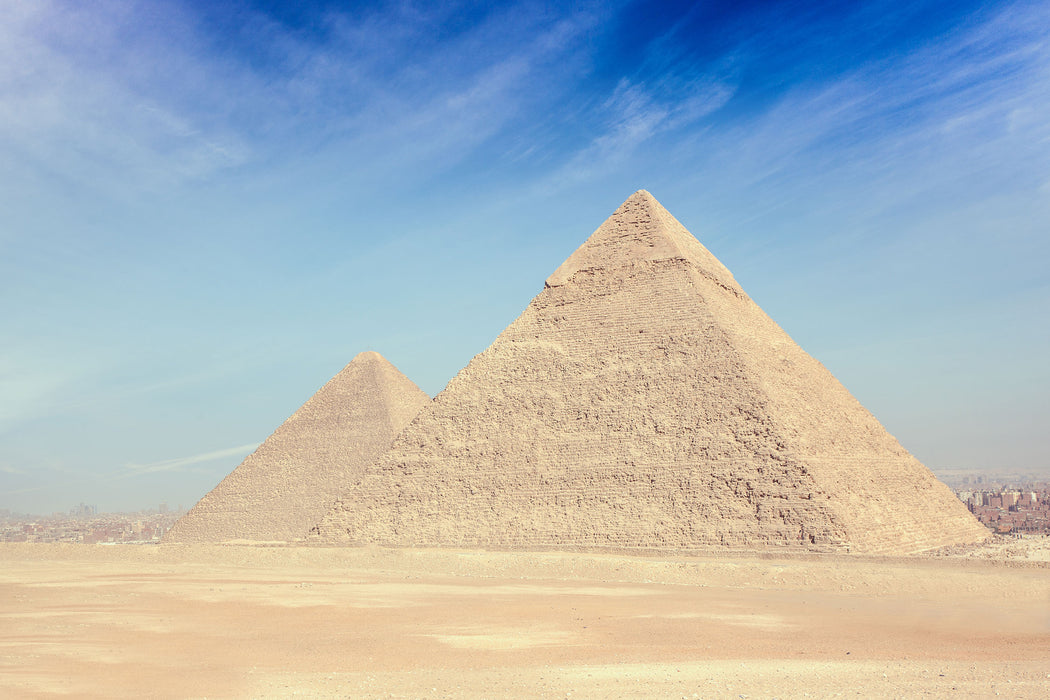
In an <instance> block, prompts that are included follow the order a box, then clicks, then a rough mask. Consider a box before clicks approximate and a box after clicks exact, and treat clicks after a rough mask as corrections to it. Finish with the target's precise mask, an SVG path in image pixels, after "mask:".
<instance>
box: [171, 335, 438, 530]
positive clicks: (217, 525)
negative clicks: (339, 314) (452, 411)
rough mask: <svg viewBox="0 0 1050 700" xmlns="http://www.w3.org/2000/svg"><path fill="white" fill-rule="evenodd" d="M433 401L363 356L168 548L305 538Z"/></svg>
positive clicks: (194, 515) (191, 517) (220, 489)
mask: <svg viewBox="0 0 1050 700" xmlns="http://www.w3.org/2000/svg"><path fill="white" fill-rule="evenodd" d="M429 402H430V397H429V396H427V395H426V394H425V393H423V391H422V390H420V389H419V387H417V386H416V385H415V384H413V383H412V381H411V380H410V379H408V378H407V377H405V376H404V375H403V374H401V373H400V372H399V371H398V370H397V368H396V367H394V366H393V365H392V364H390V363H389V362H387V361H386V360H385V359H384V358H383V357H382V356H380V355H379V354H378V353H374V352H364V353H361V354H360V355H358V356H357V357H355V358H354V359H353V361H352V362H351V363H350V364H348V365H347V366H346V367H344V368H343V370H342V371H340V372H339V374H337V375H336V376H335V377H333V378H332V379H331V381H329V382H328V383H327V384H325V385H324V387H322V388H321V389H320V391H318V392H317V393H316V394H314V395H313V397H311V398H310V400H309V401H307V402H306V403H305V404H303V405H302V407H300V408H299V410H298V411H296V412H295V413H294V414H292V416H291V417H290V418H289V419H288V420H287V421H285V422H284V423H283V424H282V425H281V427H279V428H278V429H277V430H276V431H275V432H274V433H273V435H271V436H270V437H269V438H267V440H266V441H265V442H264V443H262V445H260V446H259V448H258V449H257V450H256V451H255V452H254V453H252V454H251V455H249V456H248V457H247V458H246V459H245V460H244V462H242V463H241V465H240V466H239V467H237V468H236V469H235V470H233V472H231V473H230V474H229V475H228V476H227V477H226V478H225V479H223V481H222V482H221V483H220V484H219V485H218V486H216V487H215V488H214V489H212V490H211V491H210V492H209V493H208V494H207V495H205V496H204V498H202V499H201V500H200V502H199V503H198V504H197V505H196V506H194V508H193V509H192V510H190V512H189V513H187V514H186V515H185V516H184V517H182V518H181V519H180V520H179V521H178V522H177V523H175V525H174V526H173V527H172V529H171V530H170V531H169V532H168V533H167V534H166V535H165V537H164V541H165V542H223V541H229V540H257V541H291V540H295V539H299V538H302V537H304V536H305V535H306V534H307V531H308V529H309V528H310V526H311V525H312V524H314V523H316V522H317V520H318V519H319V518H321V516H323V515H324V513H325V512H326V511H327V510H328V508H329V507H330V506H331V505H332V503H333V502H334V501H335V499H336V497H337V496H338V495H339V494H340V493H341V492H342V491H343V490H344V489H345V488H346V485H347V483H352V482H353V480H354V479H355V478H356V476H357V475H358V474H359V472H360V471H361V469H362V468H364V467H365V466H366V465H367V464H369V463H371V462H372V461H373V460H374V459H375V458H376V457H377V456H378V455H379V454H381V453H382V452H383V451H385V450H386V449H387V448H388V447H390V441H391V440H393V438H394V436H395V435H397V434H398V433H399V432H400V431H401V430H402V429H403V428H404V427H405V426H406V425H407V424H408V423H409V421H411V420H412V419H413V418H414V417H415V416H416V415H417V414H418V413H419V411H420V409H422V408H423V406H425V405H426V404H428V403H429Z"/></svg>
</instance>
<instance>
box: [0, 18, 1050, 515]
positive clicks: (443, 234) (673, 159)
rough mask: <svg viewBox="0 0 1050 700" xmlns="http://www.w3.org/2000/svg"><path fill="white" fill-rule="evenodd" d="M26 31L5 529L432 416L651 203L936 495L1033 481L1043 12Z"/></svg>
mask: <svg viewBox="0 0 1050 700" xmlns="http://www.w3.org/2000/svg"><path fill="white" fill-rule="evenodd" d="M573 7H574V9H573V10H571V11H570V10H560V9H556V8H551V7H549V6H546V5H542V4H533V3H516V4H511V5H507V4H498V5H495V4H494V5H492V6H484V5H470V6H466V5H462V6H457V5H452V4H442V6H441V8H440V9H437V8H433V7H429V6H426V5H421V6H418V7H417V6H413V5H411V4H408V3H390V4H387V3H369V4H358V5H356V6H355V8H354V9H351V10H347V9H345V8H341V7H340V6H339V5H338V4H336V3H300V4H298V5H297V6H296V8H295V9H289V8H287V7H284V6H283V5H282V4H281V3H259V2H254V3H253V2H230V3H223V4H222V5H221V7H216V6H214V4H212V3H198V2H185V1H183V2H148V3H146V2H142V3H117V2H108V3H107V2H101V3H92V4H91V6H90V7H85V6H84V5H83V4H81V3H72V2H18V1H16V2H12V3H5V5H4V7H3V8H2V9H0V53H2V55H3V57H4V60H3V61H0V89H2V91H3V93H2V94H3V99H2V100H0V212H2V214H3V215H2V217H0V219H2V223H0V279H2V280H3V282H2V283H0V318H3V323H2V324H0V508H8V509H13V510H18V511H23V512H48V511H52V510H68V509H69V508H71V507H73V506H75V505H76V504H77V503H79V502H86V503H92V504H97V505H98V506H99V508H100V509H102V510H119V509H128V510H135V509H139V508H146V507H153V506H155V505H156V504H158V503H161V502H167V503H171V504H175V503H183V504H185V505H187V506H189V505H190V504H192V503H194V502H195V501H196V500H197V499H199V498H200V497H201V496H202V495H203V494H204V493H205V492H207V491H208V490H209V489H211V488H212V487H213V486H214V485H215V484H216V483H217V482H218V481H219V480H220V479H221V478H222V477H223V476H224V475H225V474H227V473H228V472H229V471H230V470H231V469H233V467H234V466H236V465H237V463H239V462H240V461H241V459H243V457H244V456H245V455H246V454H247V453H249V452H250V451H251V450H252V449H254V447H255V446H256V445H258V444H259V442H261V441H262V440H263V439H264V438H266V436H268V435H269V434H270V433H271V432H272V431H273V430H274V429H275V428H276V427H277V426H278V425H279V424H280V423H281V421H283V420H284V419H285V418H286V417H287V416H288V415H289V414H290V413H291V412H292V411H293V410H295V408H296V407H298V406H299V405H300V404H302V403H303V401H305V400H306V399H307V398H309V397H310V395H311V394H313V393H314V391H316V390H317V389H318V388H319V387H320V386H321V385H322V384H324V383H325V381H327V380H328V379H329V378H330V377H332V376H333V375H334V374H335V373H336V372H338V371H339V370H340V368H342V367H343V366H344V365H345V364H346V363H347V362H349V361H350V359H351V358H353V357H354V356H355V355H356V354H357V353H358V352H361V351H364V350H376V351H379V352H381V353H382V354H383V355H384V356H385V357H386V358H387V359H389V360H390V361H391V362H393V363H394V364H395V365H396V366H397V367H398V368H399V369H400V370H401V371H402V372H404V373H405V375H407V376H408V377H409V378H411V379H412V380H413V381H414V382H416V383H417V384H418V385H419V386H420V387H421V388H422V389H423V390H424V391H426V392H427V393H428V394H430V395H431V396H433V395H435V394H436V393H438V392H439V391H440V390H441V389H442V388H443V387H444V385H445V383H446V382H447V381H448V380H449V379H450V378H451V377H452V376H453V375H455V373H456V372H457V371H458V370H459V369H460V368H462V367H463V366H464V365H466V363H467V362H468V361H469V360H470V358H471V357H473V356H474V355H475V354H477V353H479V352H481V351H482V350H484V349H485V347H487V346H488V344H489V343H491V342H492V340H493V339H494V338H495V337H496V336H497V335H498V334H499V332H500V331H501V330H502V329H503V328H504V327H505V326H506V325H507V324H508V323H510V322H511V321H512V320H513V319H514V318H515V317H516V316H517V315H518V314H519V313H520V312H521V310H522V309H524V308H525V306H526V305H527V304H528V303H529V300H530V299H531V298H532V297H533V295H535V294H536V293H537V292H538V291H539V290H540V289H541V288H542V286H543V280H544V279H545V278H546V277H547V276H548V275H549V274H550V273H551V272H552V271H553V270H554V268H555V267H556V266H557V265H558V264H559V263H560V262H561V261H562V260H564V259H565V258H566V257H567V256H568V255H569V254H570V253H571V252H572V251H573V249H575V248H576V246H577V245H579V244H580V243H581V242H582V241H583V240H584V239H585V238H586V237H587V236H588V235H589V234H590V232H591V231H592V230H593V229H594V227H595V226H596V225H597V223H599V222H601V221H602V220H603V219H604V217H606V216H607V215H608V214H609V213H610V212H611V211H612V210H613V209H614V208H615V207H616V206H617V205H618V204H619V203H620V202H621V201H622V200H623V199H624V198H626V197H627V196H628V195H629V194H630V193H631V192H633V191H635V190H637V189H640V188H643V187H644V188H645V189H648V190H650V191H651V192H653V193H654V194H655V195H656V196H658V197H659V199H660V201H661V202H663V204H665V205H666V206H667V207H668V208H669V209H670V210H671V211H672V212H674V214H675V216H676V217H677V218H678V219H680V220H681V221H682V222H683V223H684V224H685V225H686V226H687V227H688V228H689V229H690V230H691V231H692V232H693V233H695V234H696V235H697V236H698V238H699V239H700V240H701V242H702V243H703V244H704V245H705V246H707V247H708V248H709V249H710V250H711V251H712V252H713V253H714V254H715V255H717V256H718V258H719V259H721V260H722V261H723V262H724V263H725V264H726V265H727V266H728V267H729V268H730V269H731V270H732V272H733V274H734V276H735V277H736V279H737V280H738V281H739V282H740V284H741V286H742V287H743V288H744V289H745V290H747V293H748V294H750V295H751V296H752V297H753V298H754V299H755V301H757V302H758V303H759V304H760V305H761V306H762V308H763V309H765V311H767V312H768V313H769V315H770V316H771V317H772V318H773V319H774V320H775V321H777V323H779V324H780V325H781V326H782V327H783V328H784V329H785V330H786V331H787V332H788V333H789V334H790V335H791V336H792V337H793V338H794V339H795V341H797V342H798V343H799V345H800V346H801V347H802V348H803V349H804V350H806V351H807V352H809V353H810V354H812V355H813V356H814V357H816V358H817V359H818V360H820V361H821V362H823V363H824V364H825V365H826V366H827V367H828V368H829V369H830V370H831V371H832V373H834V374H835V376H836V377H837V378H838V379H839V380H841V381H842V383H843V384H844V385H845V386H846V387H847V388H848V389H849V390H850V391H851V392H852V393H853V394H854V395H855V396H856V397H857V398H858V399H859V400H860V401H861V403H862V404H864V405H865V406H866V407H867V408H868V409H870V410H871V411H872V412H873V413H874V414H875V416H876V417H877V418H878V419H879V420H880V421H881V422H882V424H883V425H885V426H886V428H887V429H888V430H889V431H890V432H891V433H893V434H894V435H895V436H896V437H897V438H898V439H899V440H900V442H901V443H902V444H903V445H904V446H905V447H906V448H907V449H908V450H910V451H911V452H912V453H914V454H915V455H916V456H917V457H918V458H919V459H920V460H922V461H923V462H924V463H925V464H927V465H928V466H930V467H931V468H932V469H933V470H934V471H935V472H936V471H938V470H947V469H995V470H1001V469H1012V470H1015V471H1020V472H1032V473H1042V474H1047V473H1048V471H1050V469H1048V464H1050V462H1048V454H1047V445H1046V440H1045V426H1046V425H1047V424H1048V420H1050V408H1048V402H1047V400H1046V396H1047V395H1048V390H1050V370H1048V369H1047V366H1046V362H1045V358H1046V357H1048V356H1050V331H1048V329H1050V323H1048V322H1050V318H1048V316H1050V314H1048V309H1050V287H1048V280H1047V273H1046V268H1047V265H1046V263H1047V261H1048V255H1047V253H1048V249H1047V248H1048V236H1047V231H1050V125H1048V123H1047V120H1046V118H1045V115H1046V114H1048V113H1050V44H1048V43H1047V40H1046V37H1047V35H1048V34H1050V7H1048V6H1047V5H1046V4H1045V3H1039V2H1016V3H992V4H988V3H976V2H953V3H948V2H916V3H908V4H906V5H902V4H900V3H891V2H867V3H850V4H841V3H824V4H820V3H807V4H806V5H805V6H804V7H800V6H796V5H793V4H788V3H770V4H761V3H759V4H754V5H749V6H746V7H745V6H741V5H740V4H739V3H706V4H698V5H696V6H695V7H694V6H693V5H692V4H689V3H682V4H661V6H660V8H659V9H654V8H653V7H652V6H651V5H650V4H645V3H590V4H588V3H582V4H576V5H574V6H573Z"/></svg>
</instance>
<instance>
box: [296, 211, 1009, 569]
mask: <svg viewBox="0 0 1050 700" xmlns="http://www.w3.org/2000/svg"><path fill="white" fill-rule="evenodd" d="M312 532H313V536H314V538H315V539H319V540H324V541H329V542H333V543H352V544H380V545H392V546H454V547H482V548H491V549H516V548H557V549H576V548H584V549H602V548H611V549H619V550H623V549H627V550H631V549H665V550H680V551H681V550H696V549H706V548H710V547H723V546H732V547H759V548H763V547H770V546H787V547H792V548H805V549H813V550H851V551H854V552H867V553H910V552H915V551H920V550H924V549H930V548H934V547H940V546H944V545H949V544H955V543H963V542H977V541H980V540H983V539H985V538H987V536H988V533H987V530H985V529H984V528H983V527H982V526H981V525H980V524H979V523H978V522H977V521H976V520H975V519H974V518H973V517H972V516H971V515H970V514H969V512H967V510H966V509H965V508H964V507H963V506H962V504H961V503H959V501H958V500H957V499H956V498H955V497H954V496H953V494H952V493H951V492H950V491H949V490H948V488H947V487H946V486H944V485H943V484H942V483H940V482H939V481H937V479H936V478H935V477H934V476H933V474H932V473H931V472H930V471H929V470H928V469H926V467H924V466H923V465H922V464H921V463H920V462H919V461H918V460H916V459H915V458H914V457H912V456H911V455H910V454H909V453H908V452H907V451H906V450H905V449H904V448H903V447H901V446H900V444H899V443H898V442H897V441H896V440H895V439H894V438H893V437H892V436H891V435H889V434H888V433H887V432H886V430H885V429H884V428H883V427H882V426H881V425H880V424H879V422H878V421H877V420H876V419H875V418H874V417H873V416H872V415H871V414H870V413H869V412H868V411H867V410H865V409H864V407H863V406H861V405H860V403H859V402H858V401H857V400H856V399H855V398H854V397H853V396H852V395H851V394H850V393H849V392H848V391H847V390H846V389H845V388H844V387H843V386H842V385H841V384H840V383H839V382H838V381H837V380H836V379H835V378H834V377H833V376H832V375H831V373H830V372H828V371H827V370H826V369H825V368H824V367H823V366H822V365H821V364H820V363H819V362H817V361H816V360H815V359H813V358H812V357H810V356H809V355H808V354H806V353H805V352H804V351H803V350H802V349H801V348H799V347H798V346H797V345H796V344H795V343H794V342H793V341H792V340H791V338H789V337H788V335H787V334H786V333H785V332H784V331H783V330H781V329H780V327H779V326H777V324H776V323H774V322H773V321H772V320H771V319H770V318H769V317H768V316H766V315H765V313H763V311H762V310H761V309H760V308H759V307H758V306H757V305H756V304H755V303H754V302H753V301H752V300H751V299H750V298H748V296H747V295H746V294H745V293H744V291H743V290H742V289H741V288H740V286H739V285H738V284H737V282H736V280H734V279H733V276H732V275H731V274H730V272H729V271H728V270H727V269H726V268H725V267H724V266H723V265H722V264H721V263H720V262H719V261H718V260H717V259H716V258H715V257H714V256H713V255H712V254H711V253H710V252H708V250H707V249H706V248H704V247H703V246H702V245H701V244H700V243H699V241H697V240H696V239H695V238H694V237H693V236H692V235H691V234H690V233H689V232H688V231H686V229H685V228H684V227H683V226H682V225H681V224H680V223H679V222H678V221H677V220H676V219H675V218H674V217H673V216H671V215H670V214H669V213H668V212H667V211H666V210H665V209H664V208H663V207H662V206H661V205H660V204H659V203H658V202H657V201H656V200H655V199H654V198H653V197H652V196H651V195H650V194H649V193H648V192H645V191H639V192H637V193H635V194H634V195H633V196H631V197H630V198H629V199H628V200H627V201H626V202H624V204H623V205H622V206H621V207H620V208H619V209H618V210H617V211H616V212H615V213H614V214H613V215H612V216H611V217H610V218H609V219H608V220H607V221H606V222H605V223H604V224H603V225H602V226H601V227H600V228H599V229H598V230H597V231H596V232H595V233H594V234H593V235H592V236H591V237H590V238H589V239H588V240H587V241H586V242H585V243H584V244H583V245H582V246H581V247H580V248H579V249H578V250H577V251H576V252H575V253H573V255H572V256H571V257H569V259H568V260H566V261H565V263H564V264H562V265H561V266H560V267H559V268H558V269H557V270H556V271H555V272H554V273H553V274H552V275H551V276H550V277H549V278H548V280H547V283H546V287H545V288H544V290H543V291H542V292H541V293H540V294H539V295H538V296H537V297H536V298H535V299H533V301H532V303H531V304H530V305H529V307H528V308H527V309H526V310H525V311H524V313H522V315H521V316H520V317H519V318H518V319H517V320H516V321H514V323H512V324H511V325H510V326H509V327H508V328H507V329H506V330H504V331H503V333H502V334H500V336H499V337H498V338H497V339H496V341H495V342H494V343H493V344H492V346H491V347H489V348H488V349H487V350H486V351H485V352H483V353H481V354H480V355H478V356H476V357H475V358H474V359H473V360H472V361H471V362H470V364H469V365H468V366H467V367H466V368H465V369H464V370H463V371H461V372H460V373H459V375H457V376H456V377H455V378H454V379H453V380H452V381H451V382H450V383H449V385H448V386H447V388H446V389H445V390H444V391H443V392H442V393H441V394H439V395H438V396H437V398H436V399H435V400H434V401H433V403H431V404H430V405H429V406H428V407H427V408H426V409H424V410H423V411H422V413H421V414H420V415H419V416H418V417H417V418H416V420H414V421H413V422H412V423H411V424H410V425H409V426H408V427H407V428H406V429H405V430H404V432H402V433H401V434H400V435H399V436H398V437H397V438H396V439H395V440H394V443H393V446H392V448H391V450H390V451H389V452H387V453H386V454H385V455H383V456H382V457H381V458H380V459H379V460H378V461H377V462H376V463H374V464H372V465H370V466H368V467H367V468H366V469H365V470H364V471H363V472H361V474H360V476H359V478H357V479H355V480H354V482H353V483H352V485H351V487H350V488H349V490H348V491H347V492H346V493H344V494H343V496H342V497H341V499H340V500H339V501H338V502H337V503H336V504H335V505H334V506H333V508H332V509H331V510H330V511H329V512H328V513H327V515H326V516H325V517H324V518H323V520H321V522H320V523H319V524H318V525H317V526H315V527H314V528H313V531H312Z"/></svg>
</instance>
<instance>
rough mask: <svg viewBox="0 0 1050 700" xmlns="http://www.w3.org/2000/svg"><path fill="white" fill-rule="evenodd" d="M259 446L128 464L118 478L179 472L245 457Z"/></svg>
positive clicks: (243, 446)
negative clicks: (212, 462) (192, 466)
mask: <svg viewBox="0 0 1050 700" xmlns="http://www.w3.org/2000/svg"><path fill="white" fill-rule="evenodd" d="M260 444H262V443H258V442H253V443H250V444H247V445H238V446H237V447H227V448H225V449H222V450H212V451H211V452H204V453H202V454H196V455H191V456H189V457H176V458H174V459H165V460H161V461H159V462H150V463H147V464H129V465H127V467H126V468H125V471H124V472H123V473H120V474H119V478H127V477H132V476H141V475H143V474H153V473H156V472H172V471H180V470H182V469H183V468H185V467H188V466H190V465H193V464H201V463H204V462H211V461H214V460H216V459H225V458H226V457H236V456H240V455H246V454H248V453H249V452H251V451H252V450H254V449H255V448H257V447H258V446H259V445H260Z"/></svg>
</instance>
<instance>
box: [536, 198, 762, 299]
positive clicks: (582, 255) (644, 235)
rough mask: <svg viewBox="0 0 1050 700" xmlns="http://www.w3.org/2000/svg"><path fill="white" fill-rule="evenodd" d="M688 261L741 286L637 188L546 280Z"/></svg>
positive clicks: (726, 282)
mask: <svg viewBox="0 0 1050 700" xmlns="http://www.w3.org/2000/svg"><path fill="white" fill-rule="evenodd" d="M662 260H685V261H689V262H690V263H692V264H694V265H696V266H697V267H699V268H700V269H701V270H703V272H704V274H706V275H707V276H709V277H712V278H714V279H717V280H719V283H720V284H722V285H723V286H726V287H727V288H732V289H734V290H735V291H738V292H739V293H740V294H743V291H742V290H739V288H738V286H737V284H736V282H735V281H734V280H733V276H732V275H731V274H730V273H729V270H727V269H726V268H725V266H723V265H722V263H720V262H719V261H718V260H717V259H716V258H715V256H713V255H712V254H711V253H710V252H709V251H708V250H707V249H706V248H705V247H704V246H703V245H702V244H701V243H700V241H698V240H696V238H695V237H694V236H693V234H691V233H689V231H687V230H686V228H685V226H683V225H682V224H681V223H680V222H679V221H678V219H676V218H675V217H674V216H673V215H672V214H671V212H669V211H667V209H665V208H664V206H663V205H662V204H660V202H658V201H657V200H656V197H654V196H653V195H652V194H651V193H650V192H649V191H648V190H638V191H637V192H635V193H634V194H632V195H631V196H630V197H628V198H627V199H626V200H624V202H623V204H621V205H620V206H619V207H618V208H617V209H616V211H614V212H613V213H612V215H611V216H610V217H609V218H608V219H606V220H605V223H603V224H602V225H601V226H599V227H598V230H596V231H595V232H594V233H592V234H591V236H590V238H588V239H587V240H586V241H584V243H583V245H581V246H580V247H579V248H577V249H576V252H574V253H573V254H572V255H570V256H569V258H568V259H567V260H566V261H565V262H563V263H562V264H561V266H560V267H558V269H557V270H555V271H554V273H553V274H552V275H551V276H550V277H548V278H547V286H548V287H560V286H562V285H564V284H566V283H567V282H568V281H569V280H570V279H572V277H573V275H575V274H576V273H578V272H582V271H586V270H603V269H604V270H609V269H614V268H627V267H632V266H635V265H637V264H639V263H645V262H658V261H662Z"/></svg>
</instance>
